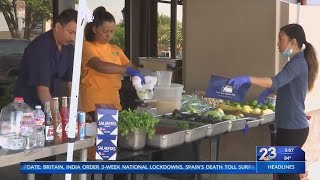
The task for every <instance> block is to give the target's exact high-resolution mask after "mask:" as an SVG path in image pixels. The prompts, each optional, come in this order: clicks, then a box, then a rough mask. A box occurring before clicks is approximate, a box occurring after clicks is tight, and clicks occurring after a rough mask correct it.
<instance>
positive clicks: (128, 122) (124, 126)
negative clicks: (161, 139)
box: [118, 109, 159, 138]
mask: <svg viewBox="0 0 320 180" xmlns="http://www.w3.org/2000/svg"><path fill="white" fill-rule="evenodd" d="M158 122H159V120H158V119H157V118H155V117H153V116H152V115H151V114H149V113H146V112H137V111H131V110H130V109H129V110H123V111H121V112H120V113H119V121H118V128H119V133H120V134H121V135H122V136H124V137H127V135H128V134H129V132H133V131H135V130H138V129H143V130H145V131H146V132H147V135H148V137H149V138H151V137H152V136H153V135H154V133H155V125H156V124H157V123H158Z"/></svg>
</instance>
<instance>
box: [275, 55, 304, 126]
mask: <svg viewBox="0 0 320 180" xmlns="http://www.w3.org/2000/svg"><path fill="white" fill-rule="evenodd" d="M271 88H272V89H273V90H275V91H277V104H276V109H275V116H276V126H277V128H283V129H303V128H307V127H308V126H309V125H308V121H307V117H306V114H305V113H304V110H305V105H304V101H305V98H306V94H307V90H308V64H307V61H306V59H305V58H304V53H303V52H299V53H298V54H296V55H295V56H294V57H292V58H291V60H290V61H289V62H288V63H287V64H286V66H285V67H284V68H283V69H282V71H281V72H279V73H278V74H277V75H276V76H275V77H273V78H272V87H271Z"/></svg>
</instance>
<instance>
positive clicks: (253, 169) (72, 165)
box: [20, 146, 305, 174]
mask: <svg viewBox="0 0 320 180" xmlns="http://www.w3.org/2000/svg"><path fill="white" fill-rule="evenodd" d="M256 156H257V160H256V161H244V162H222V161H192V162H186V161H175V162H172V161H148V162H143V161H134V162H132V161H94V162H65V161H63V162H57V161H56V162H52V161H51V162H40V161H37V162H21V163H20V171H21V173H22V174H119V173H120V174H123V173H125V174H302V173H305V156H304V152H303V151H302V150H301V149H300V148H298V147H291V146H290V147H289V146H287V147H270V146H263V147H257V153H256Z"/></svg>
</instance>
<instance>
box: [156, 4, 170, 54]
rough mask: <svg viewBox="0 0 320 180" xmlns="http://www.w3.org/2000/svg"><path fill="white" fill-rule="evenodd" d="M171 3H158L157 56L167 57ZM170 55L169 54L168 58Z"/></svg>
mask: <svg viewBox="0 0 320 180" xmlns="http://www.w3.org/2000/svg"><path fill="white" fill-rule="evenodd" d="M170 21H171V4H169V3H161V2H159V3H158V53H159V55H158V56H159V57H168V56H166V52H168V51H170V31H171V26H170V24H171V22H170ZM170 57H171V56H169V58H170Z"/></svg>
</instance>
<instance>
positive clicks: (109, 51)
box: [80, 7, 144, 118]
mask: <svg viewBox="0 0 320 180" xmlns="http://www.w3.org/2000/svg"><path fill="white" fill-rule="evenodd" d="M93 16H94V20H93V22H91V23H88V24H87V26H86V28H85V38H86V41H85V42H84V43H83V52H82V65H81V83H80V107H81V109H82V111H84V112H87V114H89V115H90V116H91V118H94V111H95V110H96V105H97V104H108V105H113V106H114V107H115V108H117V109H118V110H121V108H122V107H121V105H120V95H119V89H120V88H121V76H122V75H123V74H128V75H129V76H131V77H132V76H139V77H140V78H141V79H142V82H144V77H143V75H142V74H141V73H140V72H139V71H138V70H136V68H135V67H134V66H133V65H132V63H131V62H130V61H129V59H128V58H127V57H126V55H125V54H124V53H123V51H122V50H121V49H120V48H119V47H118V46H116V45H112V44H109V42H110V40H111V39H112V38H113V35H114V31H115V19H114V17H113V15H112V14H110V13H109V12H107V11H106V9H105V8H104V7H98V8H96V9H95V10H94V12H93Z"/></svg>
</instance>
